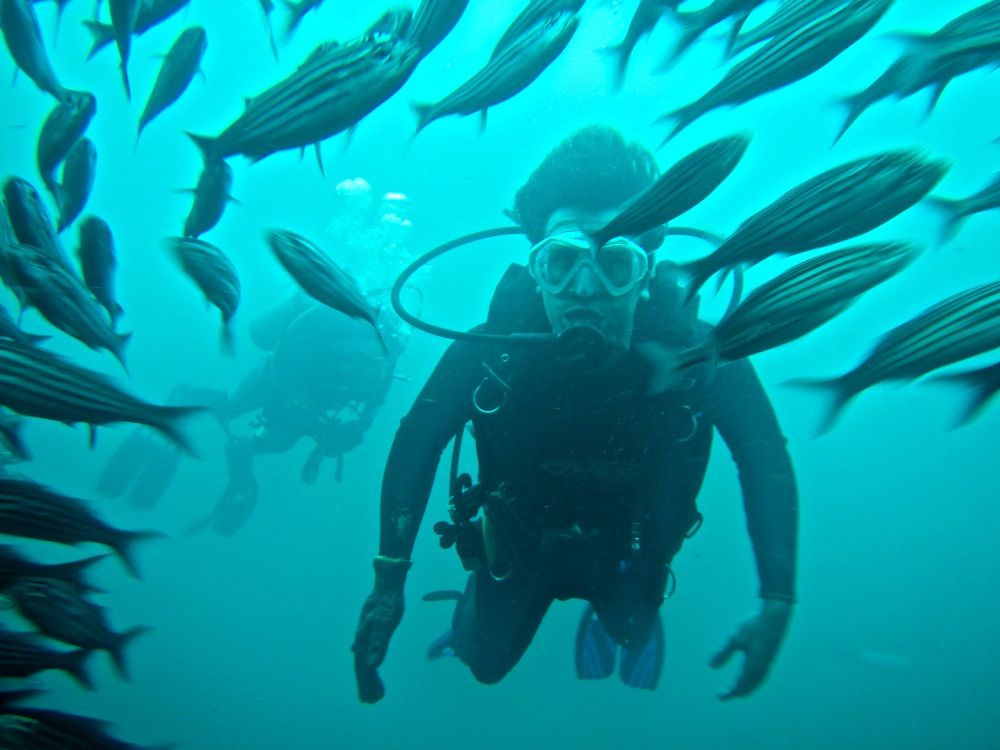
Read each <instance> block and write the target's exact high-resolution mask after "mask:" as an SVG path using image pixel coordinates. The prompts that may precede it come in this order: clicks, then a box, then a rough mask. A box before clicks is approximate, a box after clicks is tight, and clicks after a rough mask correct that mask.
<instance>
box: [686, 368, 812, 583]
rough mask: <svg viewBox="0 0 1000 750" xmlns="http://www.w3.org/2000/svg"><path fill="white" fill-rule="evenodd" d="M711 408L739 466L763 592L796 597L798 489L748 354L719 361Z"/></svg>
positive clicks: (782, 438) (710, 392) (771, 409)
mask: <svg viewBox="0 0 1000 750" xmlns="http://www.w3.org/2000/svg"><path fill="white" fill-rule="evenodd" d="M707 390H708V397H707V399H706V402H707V403H706V412H707V413H708V416H709V417H710V418H711V419H712V421H713V423H714V424H715V426H716V428H717V429H718V431H719V434H720V435H721V436H722V439H723V440H725V442H726V445H727V446H728V448H729V450H730V452H731V453H732V456H733V460H734V461H735V462H736V466H737V468H738V469H739V475H740V486H741V488H742V490H743V505H744V509H745V511H746V517H747V527H748V530H749V533H750V540H751V543H752V544H753V550H754V556H755V557H756V560H757V573H758V576H759V578H760V595H761V597H763V598H771V599H784V600H787V601H794V598H795V556H796V539H797V524H798V489H797V487H796V483H795V472H794V470H793V468H792V461H791V458H790V457H789V455H788V449H787V447H786V443H787V441H786V439H785V436H784V435H783V434H782V433H781V428H780V426H779V425H778V419H777V416H776V415H775V413H774V407H773V406H772V405H771V400H770V399H769V398H768V396H767V393H766V392H765V391H764V386H763V385H762V384H761V382H760V380H759V379H758V377H757V373H756V372H755V371H754V369H753V366H752V365H751V364H750V362H749V361H747V360H739V361H737V362H733V363H730V364H727V365H725V366H723V367H720V368H719V369H718V370H717V371H716V373H715V377H714V378H713V380H712V382H711V384H710V385H709V386H708V387H707Z"/></svg>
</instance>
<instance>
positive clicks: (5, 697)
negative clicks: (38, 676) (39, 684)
mask: <svg viewBox="0 0 1000 750" xmlns="http://www.w3.org/2000/svg"><path fill="white" fill-rule="evenodd" d="M44 692H45V691H44V690H32V689H30V688H29V689H27V690H3V691H0V708H9V707H10V706H14V705H17V704H18V703H23V702H24V701H26V700H30V699H31V698H34V697H35V696H37V695H42V694H43V693H44Z"/></svg>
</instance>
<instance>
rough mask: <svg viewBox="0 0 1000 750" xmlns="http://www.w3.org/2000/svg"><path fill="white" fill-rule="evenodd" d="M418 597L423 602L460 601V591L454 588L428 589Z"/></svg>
mask: <svg viewBox="0 0 1000 750" xmlns="http://www.w3.org/2000/svg"><path fill="white" fill-rule="evenodd" d="M420 599H421V601H425V602H460V601H462V592H461V591H458V590H456V589H447V590H444V591H428V592H427V593H426V594H424V595H423V596H422V597H420Z"/></svg>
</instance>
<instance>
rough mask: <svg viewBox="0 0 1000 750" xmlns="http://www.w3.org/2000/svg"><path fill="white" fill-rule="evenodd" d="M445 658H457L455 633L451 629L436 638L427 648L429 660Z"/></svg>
mask: <svg viewBox="0 0 1000 750" xmlns="http://www.w3.org/2000/svg"><path fill="white" fill-rule="evenodd" d="M443 656H456V654H455V631H454V630H452V629H451V628H448V629H447V630H446V631H444V633H442V634H441V635H439V636H438V637H437V638H435V639H434V640H433V641H432V642H431V645H430V646H428V647H427V658H428V659H440V658H441V657H443Z"/></svg>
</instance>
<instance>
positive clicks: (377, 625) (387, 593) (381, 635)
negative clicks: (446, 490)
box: [351, 555, 410, 703]
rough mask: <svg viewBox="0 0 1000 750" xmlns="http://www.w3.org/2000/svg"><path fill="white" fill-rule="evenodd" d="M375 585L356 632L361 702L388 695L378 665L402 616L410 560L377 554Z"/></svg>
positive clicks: (354, 650)
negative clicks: (404, 588) (404, 585)
mask: <svg viewBox="0 0 1000 750" xmlns="http://www.w3.org/2000/svg"><path fill="white" fill-rule="evenodd" d="M374 566H375V588H374V589H373V590H372V593H371V594H369V595H368V598H367V599H366V600H365V603H364V606H362V608H361V617H360V618H359V621H358V629H357V631H356V632H355V634H354V644H353V645H352V646H351V651H353V652H354V676H355V679H356V680H357V683H358V697H359V698H360V699H361V702H362V703H377V702H378V701H380V700H382V697H383V696H384V695H385V686H384V685H383V684H382V679H381V678H380V677H379V675H378V668H379V667H380V666H382V662H383V661H385V653H386V651H387V650H388V648H389V639H390V638H392V634H393V633H394V632H395V631H396V628H397V627H398V626H399V623H400V621H401V620H402V619H403V583H404V582H405V581H406V572H407V571H408V570H409V569H410V561H409V560H401V559H397V558H392V557H382V556H381V555H380V556H379V557H376V558H375V561H374Z"/></svg>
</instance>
